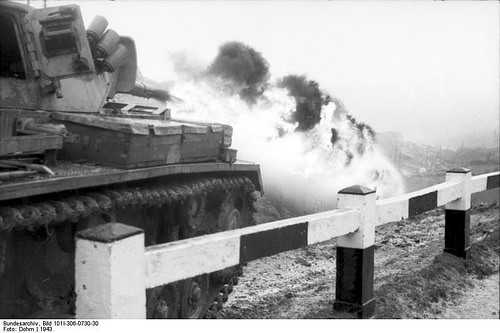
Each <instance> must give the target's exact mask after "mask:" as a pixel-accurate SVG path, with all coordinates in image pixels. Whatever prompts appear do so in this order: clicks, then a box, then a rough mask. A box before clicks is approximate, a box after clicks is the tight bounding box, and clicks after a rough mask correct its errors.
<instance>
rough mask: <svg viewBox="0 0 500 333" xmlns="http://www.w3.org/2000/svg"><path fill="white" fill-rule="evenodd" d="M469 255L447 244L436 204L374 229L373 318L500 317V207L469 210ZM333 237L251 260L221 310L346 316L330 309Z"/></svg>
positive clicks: (245, 314)
mask: <svg viewBox="0 0 500 333" xmlns="http://www.w3.org/2000/svg"><path fill="white" fill-rule="evenodd" d="M471 229H472V234H471V241H472V242H473V246H472V249H471V260H470V261H468V262H466V263H465V262H464V261H463V260H461V259H458V258H455V257H453V256H451V255H448V254H444V253H443V252H442V249H443V244H444V215H443V210H442V209H438V210H435V211H432V212H429V213H426V214H423V215H422V216H419V217H418V218H415V219H411V220H406V221H401V222H395V223H390V224H386V225H384V226H381V227H379V228H378V229H377V236H376V252H375V296H376V298H377V312H376V318H499V312H498V311H499V308H498V307H499V306H498V269H499V257H498V255H499V249H500V247H499V207H498V204H494V205H490V204H488V205H483V206H480V207H476V208H474V209H473V211H472V213H471ZM334 296H335V241H328V242H325V243H321V244H318V245H315V246H311V247H308V248H304V249H300V250H296V251H289V252H285V253H281V254H278V255H275V256H272V257H268V258H264V259H261V260H256V261H253V262H250V263H249V264H248V265H247V266H246V267H245V268H244V275H243V277H242V278H241V279H240V283H239V285H238V286H236V288H235V290H234V291H233V293H232V294H231V295H230V299H229V300H228V302H227V303H226V305H225V307H224V309H223V311H222V312H221V313H220V315H219V317H220V318H345V317H349V316H346V315H345V314H342V313H335V312H333V310H332V302H333V299H334Z"/></svg>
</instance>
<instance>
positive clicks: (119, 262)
mask: <svg viewBox="0 0 500 333" xmlns="http://www.w3.org/2000/svg"><path fill="white" fill-rule="evenodd" d="M144 251H145V249H144V232H143V230H142V229H139V228H136V227H132V226H128V225H124V224H121V223H108V224H103V225H100V226H97V227H93V228H89V229H86V230H83V231H80V232H78V233H77V236H76V253H75V292H76V317H77V318H96V319H105V318H106V319H118V318H122V319H125V318H135V319H144V318H146V283H145V281H146V276H145V255H144Z"/></svg>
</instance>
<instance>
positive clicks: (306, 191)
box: [170, 42, 403, 213]
mask: <svg viewBox="0 0 500 333" xmlns="http://www.w3.org/2000/svg"><path fill="white" fill-rule="evenodd" d="M186 59H188V58H186V57H181V58H177V59H176V60H178V61H177V64H176V66H177V67H179V68H180V70H182V72H183V73H187V72H190V71H191V69H192V68H193V67H192V66H190V65H189V64H187V63H186ZM180 60H182V61H180ZM196 68H198V66H197V67H196ZM193 72H198V71H193ZM170 92H171V93H172V94H173V95H175V96H178V97H180V98H181V99H182V102H175V103H171V104H170V109H171V110H172V115H173V117H174V118H181V119H182V118H183V119H190V120H198V121H209V122H220V123H225V124H229V125H232V126H233V145H232V146H233V148H235V149H237V150H238V158H239V159H240V160H246V161H253V162H255V163H259V164H260V166H261V169H262V173H263V181H264V186H265V190H266V196H267V197H271V199H275V200H278V201H279V202H280V203H283V202H287V203H289V204H290V205H291V206H290V205H289V206H288V207H290V208H292V210H293V211H294V212H296V213H309V212H314V211H318V210H324V209H330V208H334V207H335V198H336V193H337V191H338V190H339V189H341V188H343V187H347V186H351V185H353V184H360V185H364V186H368V187H372V188H375V189H376V190H377V195H378V196H379V197H385V196H389V195H395V194H398V193H401V192H402V191H403V182H402V179H401V176H400V175H399V172H398V171H397V170H396V169H395V168H394V167H393V166H392V164H391V163H390V162H389V161H388V159H386V158H385V156H384V155H383V154H382V153H381V152H380V151H379V150H378V148H377V146H376V144H375V141H374V140H375V132H374V131H373V129H372V128H371V127H370V126H368V125H367V124H364V123H362V122H359V121H357V120H356V119H355V118H354V117H353V116H352V115H351V114H350V113H349V112H348V111H347V109H346V108H345V106H344V105H343V103H342V102H341V101H340V99H338V98H334V97H331V96H332V95H330V94H328V93H326V92H324V91H322V90H321V89H320V87H319V84H318V83H317V82H315V81H313V80H310V79H308V78H307V77H305V76H303V75H302V76H298V75H287V76H285V77H283V78H282V79H280V80H278V81H277V83H276V84H272V83H270V70H269V64H268V62H267V61H266V60H265V59H264V57H263V56H262V55H261V54H260V53H259V52H257V51H256V50H254V49H253V48H251V47H249V46H247V45H244V44H242V43H239V42H229V43H226V44H224V45H222V46H221V47H220V49H219V52H218V54H217V56H216V57H215V59H214V60H213V61H212V62H211V64H210V65H209V66H208V67H207V69H206V71H204V72H203V73H202V75H198V74H196V75H195V74H193V75H192V77H186V76H181V77H180V79H179V80H178V81H176V82H175V83H174V84H173V85H172V86H171V87H170ZM228 92H229V93H228Z"/></svg>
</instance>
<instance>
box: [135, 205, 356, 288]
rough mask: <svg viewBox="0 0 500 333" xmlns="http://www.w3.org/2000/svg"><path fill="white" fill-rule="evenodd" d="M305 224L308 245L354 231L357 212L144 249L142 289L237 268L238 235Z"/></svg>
mask: <svg viewBox="0 0 500 333" xmlns="http://www.w3.org/2000/svg"><path fill="white" fill-rule="evenodd" d="M306 222H307V223H308V231H307V233H308V235H307V245H310V244H314V243H318V242H323V241H326V240H329V239H332V238H335V237H338V236H342V235H346V234H348V233H351V232H354V231H356V230H357V229H358V228H359V212H358V211H356V210H352V209H336V210H331V211H327V212H322V213H317V214H311V215H305V216H300V217H295V218H291V219H285V220H279V221H275V222H270V223H264V224H260V225H256V226H252V227H247V228H242V229H237V230H231V231H225V232H219V233H215V234H211V235H206V236H200V237H195V238H189V239H185V240H180V241H175V242H171V243H166V244H160V245H154V246H150V247H147V248H146V252H145V256H146V288H153V287H156V286H160V285H163V284H167V283H171V282H175V281H178V280H182V279H187V278H191V277H193V276H197V275H200V274H206V273H212V272H215V271H218V270H221V269H224V268H227V267H231V266H235V265H238V264H239V263H240V239H241V236H243V235H248V234H253V233H257V232H261V231H267V230H273V229H279V228H282V227H286V226H290V225H295V224H300V223H306ZM263 246H265V244H263Z"/></svg>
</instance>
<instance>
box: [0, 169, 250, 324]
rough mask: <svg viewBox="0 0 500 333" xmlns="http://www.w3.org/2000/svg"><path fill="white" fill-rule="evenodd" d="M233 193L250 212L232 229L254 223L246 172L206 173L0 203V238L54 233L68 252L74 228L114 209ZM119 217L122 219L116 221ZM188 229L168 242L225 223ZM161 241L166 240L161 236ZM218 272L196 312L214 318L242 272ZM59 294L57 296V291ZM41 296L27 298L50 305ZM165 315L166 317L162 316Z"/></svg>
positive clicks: (110, 215)
mask: <svg viewBox="0 0 500 333" xmlns="http://www.w3.org/2000/svg"><path fill="white" fill-rule="evenodd" d="M233 192H234V193H236V192H238V193H242V194H243V197H244V200H245V201H246V202H245V203H244V205H245V207H247V210H248V211H249V212H248V213H249V217H247V218H246V222H245V224H244V225H239V226H237V227H238V228H240V227H244V226H248V225H251V224H253V223H254V221H253V212H255V208H254V207H255V206H254V203H255V200H256V198H257V195H256V192H255V186H254V184H253V183H252V181H251V180H250V179H249V178H247V177H245V176H224V177H217V176H213V177H212V176H208V177H199V178H197V179H195V180H187V181H177V182H169V183H165V184H161V183H160V184H151V183H150V184H144V185H143V184H141V185H131V186H122V187H121V188H120V187H116V188H110V189H97V190H93V191H89V192H84V193H78V194H76V193H75V194H71V195H67V196H66V197H62V195H61V196H60V197H51V198H41V199H38V201H33V202H26V200H25V201H24V202H19V203H16V204H12V205H9V206H2V207H0V236H2V234H3V235H9V234H18V233H19V232H21V233H22V232H27V233H28V234H40V233H41V234H45V237H47V238H48V237H52V236H54V234H55V236H54V237H57V244H58V246H59V247H60V248H61V249H62V250H63V251H64V252H66V253H72V252H71V251H74V243H72V241H73V237H74V232H75V231H76V230H78V229H80V228H85V227H87V226H89V223H88V221H89V219H92V218H93V217H95V216H99V221H100V222H98V223H107V222H112V221H114V220H115V219H116V214H115V213H116V212H120V211H122V212H123V211H125V212H127V209H128V210H130V209H136V210H142V211H148V210H151V209H152V208H160V209H162V208H164V207H169V206H170V207H174V206H178V205H180V206H183V205H186V204H187V203H189V202H190V200H191V199H192V198H206V197H207V195H208V194H213V193H226V194H227V195H228V196H230V195H229V194H230V193H233ZM183 207H184V206H183ZM219 208H220V207H219ZM85 221H87V222H85ZM119 221H120V222H121V220H119ZM125 223H126V222H125ZM182 223H186V222H182ZM90 225H92V224H90ZM68 226H69V227H68ZM184 227H185V226H184ZM61 228H63V230H69V235H66V236H61V235H60V232H54V230H61ZM188 229H189V231H188V232H184V233H183V234H182V235H180V236H178V237H177V238H175V237H174V238H172V239H169V240H167V241H171V240H175V239H183V238H190V237H194V236H199V235H202V234H208V233H212V232H217V231H223V230H226V229H225V227H221V226H220V225H219V224H217V223H216V224H215V225H211V226H204V227H199V228H198V226H195V227H190V228H188ZM145 230H146V238H148V237H147V232H148V230H147V228H145ZM12 237H14V236H12ZM59 237H61V238H66V240H64V239H63V240H60V239H59ZM0 238H1V237H0ZM148 242H149V243H150V244H146V245H152V244H155V243H156V238H155V239H153V240H152V239H149V241H148V240H147V243H148ZM162 242H165V240H163V241H162ZM5 250H6V251H7V252H8V251H9V250H8V248H6V249H5ZM4 252H5V251H4ZM3 255H4V256H5V255H8V253H7V254H5V253H4V254H3ZM70 255H73V254H70ZM0 256H2V251H0ZM16 260H17V259H16ZM46 260H48V259H46ZM2 261H3V262H6V260H3V259H2V258H0V262H2ZM11 261H13V260H11ZM0 266H2V265H0ZM3 267H4V271H2V270H0V281H2V280H3V279H2V275H5V271H6V269H8V265H5V264H4V265H3ZM221 272H222V271H221ZM221 272H216V273H213V274H210V275H209V278H210V280H211V281H216V282H214V283H213V285H214V286H215V287H216V288H217V289H218V294H217V291H216V295H215V297H212V296H211V297H210V303H209V306H208V307H207V310H206V311H204V312H202V313H201V314H200V317H203V318H216V317H217V313H218V312H219V311H220V310H221V309H222V306H223V304H224V303H225V302H226V301H227V299H228V296H229V294H230V293H231V291H232V290H233V287H234V285H236V284H237V283H238V276H240V275H241V274H242V269H241V267H239V266H238V267H234V268H232V269H229V270H224V272H225V273H224V274H222V275H221V274H220V273H221ZM28 275H29V273H28ZM27 280H29V278H27ZM32 280H33V278H31V280H30V281H32ZM2 283H4V282H2ZM67 283H70V282H67ZM35 284H36V279H35ZM31 285H33V282H31ZM0 287H1V286H0ZM0 289H1V288H0ZM31 289H36V290H39V289H43V288H42V287H41V286H36V287H35V288H31ZM217 289H216V290H217ZM0 291H1V290H0ZM9 293H10V294H12V293H11V292H9ZM40 293H42V294H43V292H42V291H40ZM43 295H45V294H43ZM0 296H2V295H1V293H0ZM30 297H32V296H30ZM58 297H59V298H61V296H60V295H59V296H58ZM65 297H66V298H69V300H68V301H67V303H68V304H70V303H71V304H73V305H70V309H72V310H69V311H70V312H72V311H74V294H73V293H72V292H71V293H70V296H65ZM32 298H33V297H32ZM41 298H42V296H40V299H39V300H37V301H32V302H34V303H36V304H48V303H50V302H48V301H45V300H41ZM40 311H41V312H42V314H41V315H40V314H39V315H38V316H40V317H43V316H45V315H47V316H48V317H50V315H53V314H54V313H61V314H63V315H66V311H68V310H63V311H61V312H57V310H54V309H52V310H51V311H50V310H47V311H44V309H43V308H42V309H40ZM28 316H29V315H28ZM164 318H166V316H165V317H164Z"/></svg>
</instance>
